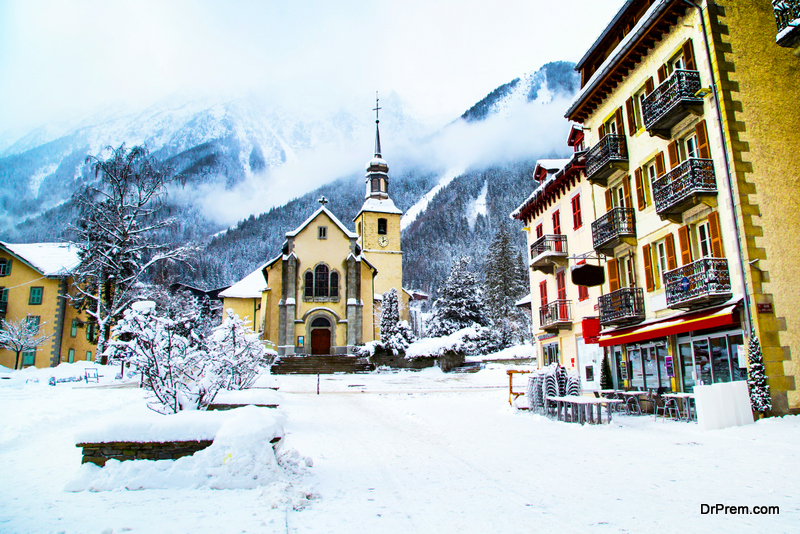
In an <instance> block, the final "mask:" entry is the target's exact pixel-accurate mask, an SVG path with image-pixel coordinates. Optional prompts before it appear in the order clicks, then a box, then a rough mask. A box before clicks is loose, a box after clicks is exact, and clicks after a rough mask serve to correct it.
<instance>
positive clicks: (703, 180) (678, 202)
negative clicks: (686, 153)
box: [653, 158, 717, 218]
mask: <svg viewBox="0 0 800 534" xmlns="http://www.w3.org/2000/svg"><path fill="white" fill-rule="evenodd" d="M716 196H717V180H716V177H715V175H714V162H713V160H710V159H699V158H689V159H687V160H686V161H684V162H683V163H681V164H680V165H678V166H677V167H675V168H674V169H672V170H671V171H669V172H668V173H666V174H664V175H663V176H661V177H659V178H656V179H655V180H654V181H653V199H654V200H655V204H656V213H658V214H659V215H660V216H661V217H662V218H667V217H666V216H667V215H670V214H679V213H682V212H683V210H684V209H686V208H687V207H689V206H693V205H695V204H697V203H698V202H702V201H704V200H705V201H707V202H708V199H710V198H711V199H713V198H716ZM711 204H712V205H713V204H714V203H713V202H712V203H711Z"/></svg>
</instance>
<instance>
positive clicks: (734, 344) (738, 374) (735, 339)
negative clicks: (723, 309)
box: [728, 334, 747, 380]
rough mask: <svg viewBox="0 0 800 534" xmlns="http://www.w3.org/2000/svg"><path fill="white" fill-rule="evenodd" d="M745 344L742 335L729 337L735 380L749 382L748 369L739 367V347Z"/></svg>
mask: <svg viewBox="0 0 800 534" xmlns="http://www.w3.org/2000/svg"><path fill="white" fill-rule="evenodd" d="M743 344H744V339H743V337H742V334H733V335H729V336H728V348H729V349H730V353H731V367H732V368H733V379H734V380H747V367H739V347H740V346H741V345H743Z"/></svg>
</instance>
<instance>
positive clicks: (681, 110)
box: [642, 70, 703, 139]
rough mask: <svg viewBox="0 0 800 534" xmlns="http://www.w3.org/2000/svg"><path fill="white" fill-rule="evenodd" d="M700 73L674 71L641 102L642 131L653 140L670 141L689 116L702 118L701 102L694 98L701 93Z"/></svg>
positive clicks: (700, 99)
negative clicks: (677, 128) (680, 124)
mask: <svg viewBox="0 0 800 534" xmlns="http://www.w3.org/2000/svg"><path fill="white" fill-rule="evenodd" d="M700 87H701V86H700V73H699V72H697V71H696V70H676V71H675V72H673V73H672V74H671V75H670V77H669V78H667V79H666V80H664V82H663V83H662V84H661V85H659V86H658V87H656V89H655V91H653V92H652V93H650V94H649V95H647V97H645V99H644V102H642V115H643V118H644V127H645V129H646V130H647V131H648V132H650V135H652V136H658V137H661V138H662V139H670V137H671V130H672V127H673V126H675V125H676V124H678V123H679V122H680V121H682V120H683V119H684V118H685V117H687V116H688V115H689V114H690V113H692V114H694V115H702V114H703V99H702V98H701V97H699V96H695V95H696V94H697V91H699V90H700Z"/></svg>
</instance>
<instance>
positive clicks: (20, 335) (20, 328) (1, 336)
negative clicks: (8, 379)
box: [0, 317, 52, 369]
mask: <svg viewBox="0 0 800 534" xmlns="http://www.w3.org/2000/svg"><path fill="white" fill-rule="evenodd" d="M39 328H40V325H39V323H38V322H34V321H31V320H30V318H29V317H26V318H24V319H19V320H17V321H6V320H5V319H3V321H2V324H1V325H0V347H2V348H4V349H6V350H10V351H11V352H14V353H16V355H17V359H16V361H15V362H14V369H19V363H20V362H19V357H20V354H22V353H23V352H25V351H28V350H35V349H37V348H38V347H39V346H41V345H44V344H45V343H47V341H48V340H49V339H50V338H51V337H52V334H43V333H42V332H41V331H40V330H39Z"/></svg>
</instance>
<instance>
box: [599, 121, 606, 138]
mask: <svg viewBox="0 0 800 534" xmlns="http://www.w3.org/2000/svg"><path fill="white" fill-rule="evenodd" d="M597 133H598V134H600V139H602V138H604V137H605V136H606V125H605V124H601V125H600V128H598V129H597Z"/></svg>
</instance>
